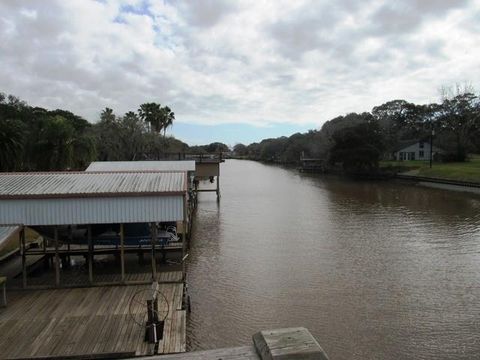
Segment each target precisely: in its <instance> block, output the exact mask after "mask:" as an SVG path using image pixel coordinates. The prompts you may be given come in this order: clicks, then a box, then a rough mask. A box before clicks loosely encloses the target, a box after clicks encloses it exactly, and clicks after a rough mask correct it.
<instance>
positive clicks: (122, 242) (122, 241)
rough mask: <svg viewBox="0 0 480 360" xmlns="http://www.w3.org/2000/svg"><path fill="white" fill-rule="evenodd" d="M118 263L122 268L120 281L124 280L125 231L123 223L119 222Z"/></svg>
mask: <svg viewBox="0 0 480 360" xmlns="http://www.w3.org/2000/svg"><path fill="white" fill-rule="evenodd" d="M120 263H121V268H122V283H124V282H125V232H124V229H123V223H122V224H120Z"/></svg>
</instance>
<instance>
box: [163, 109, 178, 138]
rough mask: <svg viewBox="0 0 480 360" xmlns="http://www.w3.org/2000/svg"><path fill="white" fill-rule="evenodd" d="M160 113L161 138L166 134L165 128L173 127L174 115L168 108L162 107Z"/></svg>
mask: <svg viewBox="0 0 480 360" xmlns="http://www.w3.org/2000/svg"><path fill="white" fill-rule="evenodd" d="M162 112H163V119H162V127H163V136H165V135H166V133H167V128H168V127H169V126H172V125H173V120H175V113H174V112H173V111H172V110H171V109H170V108H169V107H168V106H164V107H163V108H162Z"/></svg>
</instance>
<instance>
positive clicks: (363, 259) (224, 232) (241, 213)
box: [188, 160, 480, 359]
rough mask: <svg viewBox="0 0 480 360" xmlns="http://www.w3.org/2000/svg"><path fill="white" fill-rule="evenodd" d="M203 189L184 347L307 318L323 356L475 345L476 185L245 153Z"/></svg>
mask: <svg viewBox="0 0 480 360" xmlns="http://www.w3.org/2000/svg"><path fill="white" fill-rule="evenodd" d="M221 178H222V185H221V186H222V199H221V202H220V204H217V202H216V200H215V196H214V195H213V194H202V195H201V199H200V202H199V208H198V212H197V219H196V224H195V229H194V239H193V246H192V250H191V256H190V258H189V261H190V262H189V266H188V274H189V285H190V293H191V298H192V309H193V311H192V314H191V319H190V323H189V328H188V332H189V334H188V335H189V338H190V340H191V343H190V347H191V348H192V349H206V348H213V347H222V346H233V345H239V344H245V343H247V342H249V341H250V337H251V335H252V334H253V333H254V332H256V331H257V330H259V329H266V328H274V327H289V326H306V327H308V328H309V329H310V331H311V332H312V333H313V334H314V335H315V336H316V337H317V338H318V340H319V341H320V343H321V344H322V346H323V347H324V348H325V350H326V351H327V353H328V354H329V355H330V356H331V358H332V359H366V358H368V359H385V358H392V359H393V358H395V359H399V358H400V359H410V358H413V357H415V358H419V359H427V358H428V359H430V358H436V359H451V358H465V359H466V358H475V357H476V356H477V353H478V352H479V351H480V331H479V330H480V329H479V327H480V325H479V311H480V287H479V285H478V284H479V275H478V273H479V265H478V264H479V260H480V259H479V257H480V255H479V254H480V251H479V250H480V212H479V208H480V197H478V196H473V195H468V194H463V193H457V192H448V191H443V190H438V189H429V188H423V187H415V186H412V185H404V184H399V183H392V182H378V183H368V182H354V181H346V180H343V179H339V178H335V177H324V176H323V177H322V176H311V175H304V174H298V173H296V172H295V171H293V170H288V169H283V168H279V167H275V166H266V165H262V164H259V163H255V162H249V161H235V160H229V161H227V162H226V163H225V164H224V165H222V169H221Z"/></svg>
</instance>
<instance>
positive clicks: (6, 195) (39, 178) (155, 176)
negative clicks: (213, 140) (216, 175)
mask: <svg viewBox="0 0 480 360" xmlns="http://www.w3.org/2000/svg"><path fill="white" fill-rule="evenodd" d="M186 186H187V179H186V173H185V172H49V173H0V199H31V198H70V197H100V196H119V197H120V196H145V195H150V194H151V195H157V196H158V195H174V194H180V193H185V192H186V191H187V188H186Z"/></svg>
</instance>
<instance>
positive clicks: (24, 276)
mask: <svg viewBox="0 0 480 360" xmlns="http://www.w3.org/2000/svg"><path fill="white" fill-rule="evenodd" d="M20 246H21V247H20V250H21V252H22V285H23V288H24V289H25V288H26V287H27V254H26V246H25V226H22V230H20Z"/></svg>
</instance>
